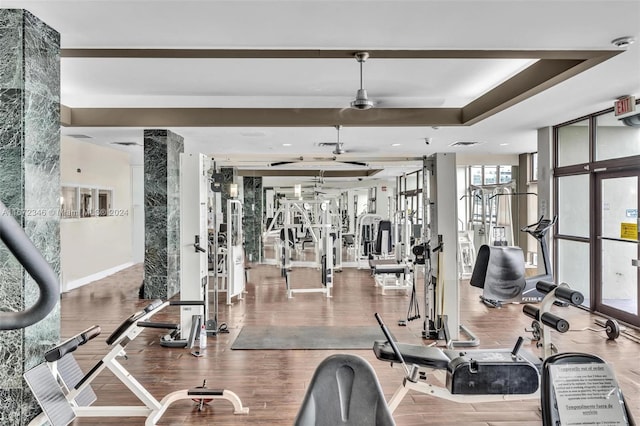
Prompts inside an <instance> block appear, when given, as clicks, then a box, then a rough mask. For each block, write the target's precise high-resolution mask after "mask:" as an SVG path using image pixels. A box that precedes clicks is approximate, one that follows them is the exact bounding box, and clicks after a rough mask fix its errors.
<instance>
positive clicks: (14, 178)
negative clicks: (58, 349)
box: [0, 9, 81, 425]
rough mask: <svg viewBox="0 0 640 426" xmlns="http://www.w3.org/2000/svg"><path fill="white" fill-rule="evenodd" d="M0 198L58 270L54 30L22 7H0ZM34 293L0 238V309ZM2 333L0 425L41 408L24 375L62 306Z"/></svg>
mask: <svg viewBox="0 0 640 426" xmlns="http://www.w3.org/2000/svg"><path fill="white" fill-rule="evenodd" d="M0 199H2V201H3V202H4V203H5V204H6V206H7V208H8V209H9V211H10V212H11V213H12V214H13V215H14V216H15V217H16V219H17V220H18V222H19V223H20V224H21V225H23V227H24V228H25V231H26V233H27V235H28V236H29V238H31V240H32V241H33V242H34V244H35V246H36V247H37V248H38V249H39V250H40V251H41V252H42V254H43V256H44V258H45V259H46V260H47V261H48V262H49V263H50V264H51V265H52V267H53V268H54V270H55V271H58V272H59V271H60V218H59V215H58V213H57V211H58V209H59V208H60V35H59V34H58V32H57V31H55V30H53V29H52V28H50V27H48V26H47V25H46V24H45V23H43V22H42V21H40V20H39V19H38V18H36V17H35V16H33V15H32V14H31V13H29V12H27V11H25V10H21V9H0ZM38 295H39V290H38V287H37V285H36V284H35V282H34V281H33V279H32V278H31V277H30V276H29V275H27V274H26V273H25V272H24V270H23V269H22V267H21V266H20V264H19V263H18V262H17V261H16V260H15V258H14V257H13V256H12V255H11V253H10V252H9V251H8V250H7V249H6V247H5V246H4V244H0V310H2V311H22V310H24V309H25V308H27V307H29V306H31V305H33V303H34V302H35V301H36V299H37V298H38ZM78 331H81V330H78ZM0 339H1V343H0V401H2V404H0V424H2V425H26V424H28V423H29V421H30V420H31V419H32V418H33V417H35V416H36V415H37V414H38V413H39V412H40V407H39V405H38V403H37V402H36V401H35V399H34V398H33V395H32V394H31V392H30V390H29V388H28V387H27V385H26V383H25V382H24V380H23V378H22V374H23V373H24V372H25V371H27V370H29V369H31V368H32V367H34V366H36V365H37V364H40V363H41V362H42V361H43V360H44V352H45V351H46V350H47V349H50V348H51V347H52V346H53V345H55V344H57V343H58V342H59V339H60V305H59V304H58V305H56V307H55V308H54V310H53V311H52V312H51V313H50V314H49V315H48V316H47V317H46V318H45V319H44V320H42V321H40V322H38V323H36V324H34V325H32V326H30V327H27V328H25V329H20V330H12V331H1V332H0Z"/></svg>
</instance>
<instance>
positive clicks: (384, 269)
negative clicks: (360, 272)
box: [369, 259, 409, 274]
mask: <svg viewBox="0 0 640 426" xmlns="http://www.w3.org/2000/svg"><path fill="white" fill-rule="evenodd" d="M369 267H370V268H371V270H372V271H373V273H374V274H406V273H408V272H409V265H407V264H406V263H398V261H397V260H395V259H369Z"/></svg>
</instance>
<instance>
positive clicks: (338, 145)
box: [318, 124, 367, 166]
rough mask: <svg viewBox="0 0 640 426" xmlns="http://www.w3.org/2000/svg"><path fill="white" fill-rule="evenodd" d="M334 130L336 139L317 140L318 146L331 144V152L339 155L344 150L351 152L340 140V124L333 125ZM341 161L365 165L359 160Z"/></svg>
mask: <svg viewBox="0 0 640 426" xmlns="http://www.w3.org/2000/svg"><path fill="white" fill-rule="evenodd" d="M334 127H335V129H336V131H337V133H338V134H337V137H336V141H335V142H319V143H318V146H333V147H335V148H334V149H333V151H331V153H332V154H334V155H341V154H344V153H345V152H351V151H347V150H345V149H344V142H342V141H340V130H341V129H342V126H341V125H339V124H338V125H336V126H334ZM341 163H346V164H353V165H356V166H366V165H367V164H366V163H363V162H361V161H346V160H345V161H341Z"/></svg>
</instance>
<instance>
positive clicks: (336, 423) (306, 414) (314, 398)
mask: <svg viewBox="0 0 640 426" xmlns="http://www.w3.org/2000/svg"><path fill="white" fill-rule="evenodd" d="M294 424H295V426H340V425H358V426H369V425H371V426H374V425H375V426H392V425H395V422H394V420H393V417H392V416H391V412H390V411H389V407H388V406H387V403H386V401H385V399H384V393H383V392H382V388H381V387H380V383H379V382H378V377H377V376H376V373H375V371H374V370H373V367H371V365H370V364H369V363H368V362H367V361H366V360H365V359H364V358H361V357H359V356H357V355H350V354H338V355H332V356H330V357H328V358H326V359H325V360H324V361H322V362H321V363H320V365H319V366H318V368H317V369H316V371H315V373H314V375H313V378H312V379H311V382H310V383H309V388H308V389H307V393H306V395H305V397H304V401H303V403H302V406H301V407H300V411H299V412H298V415H297V417H296V420H295V423H294Z"/></svg>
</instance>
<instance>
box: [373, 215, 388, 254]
mask: <svg viewBox="0 0 640 426" xmlns="http://www.w3.org/2000/svg"><path fill="white" fill-rule="evenodd" d="M384 231H387V247H386V252H387V253H390V252H391V222H390V221H388V220H381V221H380V223H379V224H378V233H377V234H376V246H375V252H376V253H377V254H381V253H382V248H383V247H382V233H383V232H384Z"/></svg>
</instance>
